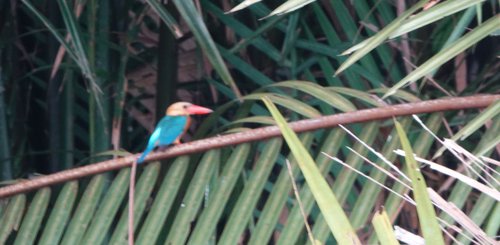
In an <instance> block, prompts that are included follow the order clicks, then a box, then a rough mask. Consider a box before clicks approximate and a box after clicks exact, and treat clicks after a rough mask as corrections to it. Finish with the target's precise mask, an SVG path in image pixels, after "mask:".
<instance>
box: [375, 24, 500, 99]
mask: <svg viewBox="0 0 500 245" xmlns="http://www.w3.org/2000/svg"><path fill="white" fill-rule="evenodd" d="M499 28H500V14H497V15H495V16H493V17H491V18H490V19H489V20H488V21H486V22H484V23H483V24H481V25H480V26H478V27H476V28H474V30H473V31H471V32H469V33H468V34H466V35H464V36H463V37H462V38H460V39H458V40H457V41H455V42H453V43H452V44H450V46H448V47H446V48H444V49H443V50H442V51H440V52H439V53H438V54H436V55H434V56H433V57H432V58H430V59H428V60H427V61H426V62H425V63H423V64H422V65H420V66H419V67H418V68H417V69H415V70H414V71H413V72H411V73H410V74H408V75H407V76H406V77H405V78H403V79H402V80H401V81H399V82H398V83H397V84H396V85H394V86H393V87H391V88H390V89H389V91H388V92H387V93H386V94H385V95H384V96H383V97H382V98H387V97H388V96H391V95H392V94H394V93H395V92H396V91H397V90H398V89H400V88H402V87H404V86H406V85H408V84H410V83H412V82H415V81H416V80H418V79H420V78H422V77H424V76H425V75H427V74H429V73H431V72H432V71H434V70H436V69H438V68H439V67H440V66H441V65H443V64H444V63H446V62H447V61H449V60H450V59H453V58H454V57H455V56H457V55H458V54H459V53H461V52H463V51H464V50H466V49H467V48H469V47H471V46H473V45H475V44H476V43H478V42H479V41H481V40H482V39H483V38H485V37H487V36H488V35H490V34H491V33H493V32H494V31H496V30H498V29H499Z"/></svg>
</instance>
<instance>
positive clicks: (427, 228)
mask: <svg viewBox="0 0 500 245" xmlns="http://www.w3.org/2000/svg"><path fill="white" fill-rule="evenodd" d="M395 124H396V130H397V131H398V135H399V139H400V141H401V145H402V146H403V149H404V151H405V160H406V164H407V169H408V173H409V176H410V179H411V181H412V186H413V196H414V199H415V202H416V203H417V214H418V219H419V221H420V229H421V230H422V233H423V235H424V239H425V242H426V243H427V244H436V245H440V244H442V245H444V239H443V234H442V233H441V229H440V228H439V224H438V220H437V217H436V211H435V210H434V207H433V206H432V202H431V200H430V198H429V194H428V193H427V185H426V184H425V179H424V176H423V175H422V173H421V172H420V166H418V165H417V162H416V161H415V158H414V156H413V149H412V147H411V145H410V141H409V140H408V138H407V136H406V133H405V131H404V129H403V127H402V126H401V124H400V123H399V122H398V121H395Z"/></svg>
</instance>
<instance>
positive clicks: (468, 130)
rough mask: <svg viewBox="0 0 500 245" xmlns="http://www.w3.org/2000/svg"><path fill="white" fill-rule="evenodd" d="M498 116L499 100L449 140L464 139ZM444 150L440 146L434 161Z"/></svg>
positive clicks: (499, 109) (499, 110)
mask: <svg viewBox="0 0 500 245" xmlns="http://www.w3.org/2000/svg"><path fill="white" fill-rule="evenodd" d="M498 114H500V100H497V101H496V102H494V103H493V104H491V105H490V106H488V108H486V110H484V111H483V112H481V114H479V115H478V116H476V117H474V119H472V120H471V121H470V122H468V123H467V124H466V125H465V126H464V127H463V128H462V129H460V130H459V131H458V132H457V133H456V134H455V135H453V137H451V140H453V141H457V140H464V139H466V138H467V137H469V136H470V135H471V134H472V133H474V132H476V131H477V130H478V129H479V128H481V127H482V126H483V125H484V124H485V123H486V122H488V121H489V120H491V119H492V118H493V117H495V116H497V115H498ZM444 150H445V148H444V147H443V146H441V148H439V150H437V151H436V153H435V154H434V156H433V157H432V158H433V159H435V158H437V157H439V156H441V154H443V152H444Z"/></svg>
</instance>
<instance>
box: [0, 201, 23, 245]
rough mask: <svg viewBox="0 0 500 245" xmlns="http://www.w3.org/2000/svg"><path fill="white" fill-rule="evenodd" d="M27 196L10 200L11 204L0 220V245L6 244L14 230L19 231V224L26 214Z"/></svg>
mask: <svg viewBox="0 0 500 245" xmlns="http://www.w3.org/2000/svg"><path fill="white" fill-rule="evenodd" d="M25 205H26V196H25V195H24V194H20V195H16V196H14V197H12V198H11V199H9V204H8V205H7V208H6V209H5V211H4V212H3V215H2V218H1V219H0V224H2V225H0V244H5V242H6V240H7V238H8V237H9V235H10V233H11V232H12V231H13V230H18V229H19V224H20V222H21V219H22V217H23V214H24V208H25Z"/></svg>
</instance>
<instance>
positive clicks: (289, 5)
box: [264, 0, 316, 18]
mask: <svg viewBox="0 0 500 245" xmlns="http://www.w3.org/2000/svg"><path fill="white" fill-rule="evenodd" d="M315 1H316V0H288V1H286V2H285V3H283V4H281V5H280V6H278V7H277V8H275V9H274V10H273V11H272V12H271V13H270V14H269V15H268V16H266V17H264V18H268V17H271V16H273V15H283V14H286V13H290V12H292V11H295V10H297V9H300V8H302V7H304V6H306V5H307V4H310V3H312V2H315Z"/></svg>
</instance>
